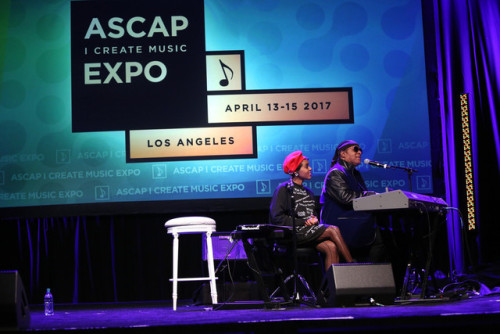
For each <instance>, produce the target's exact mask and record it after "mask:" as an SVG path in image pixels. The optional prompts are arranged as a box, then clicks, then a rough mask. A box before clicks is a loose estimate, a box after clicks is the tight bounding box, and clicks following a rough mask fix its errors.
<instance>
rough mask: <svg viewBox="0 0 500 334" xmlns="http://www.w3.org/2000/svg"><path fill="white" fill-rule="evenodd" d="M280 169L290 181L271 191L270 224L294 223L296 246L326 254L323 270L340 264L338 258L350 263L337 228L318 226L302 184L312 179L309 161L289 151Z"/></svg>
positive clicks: (312, 202)
mask: <svg viewBox="0 0 500 334" xmlns="http://www.w3.org/2000/svg"><path fill="white" fill-rule="evenodd" d="M283 170H284V172H285V173H287V174H288V175H290V180H288V181H287V182H283V183H281V184H280V185H279V186H278V187H277V188H276V190H275V191H274V194H273V198H272V202H271V207H270V211H269V223H270V224H273V225H282V226H293V224H294V223H295V227H296V231H297V234H296V235H297V245H300V246H304V245H306V246H307V245H311V246H313V247H315V248H316V250H318V251H319V252H321V253H323V254H325V271H327V270H328V268H330V266H331V265H332V264H334V263H339V262H340V255H342V257H343V258H344V261H345V262H347V263H352V262H353V260H352V257H351V253H350V252H349V248H348V247H347V245H346V243H345V242H344V239H343V238H342V235H341V233H340V230H339V229H338V227H336V226H333V225H324V224H319V220H318V218H317V217H318V215H317V209H316V201H315V199H314V194H313V192H312V191H311V190H310V189H309V188H307V187H305V186H304V185H303V183H304V180H310V179H311V170H312V168H311V166H309V159H308V158H307V157H304V155H303V154H302V152H301V151H295V152H292V153H290V154H289V155H288V156H287V157H286V158H285V161H284V163H283ZM294 220H295V222H294ZM339 254H340V255H339Z"/></svg>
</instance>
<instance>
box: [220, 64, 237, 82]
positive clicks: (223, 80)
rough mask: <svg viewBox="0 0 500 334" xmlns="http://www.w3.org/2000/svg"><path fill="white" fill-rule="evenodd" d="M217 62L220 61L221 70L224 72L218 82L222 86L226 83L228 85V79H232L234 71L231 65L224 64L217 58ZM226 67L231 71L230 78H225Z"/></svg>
mask: <svg viewBox="0 0 500 334" xmlns="http://www.w3.org/2000/svg"><path fill="white" fill-rule="evenodd" d="M219 62H220V67H221V68H222V72H223V73H224V79H222V80H221V81H219V84H220V85H221V86H222V87H226V86H227V85H229V80H232V79H233V76H234V72H233V70H232V69H231V67H229V66H227V65H226V64H224V63H223V62H222V60H220V59H219ZM226 68H227V69H228V70H229V71H230V72H231V79H228V78H227V73H226Z"/></svg>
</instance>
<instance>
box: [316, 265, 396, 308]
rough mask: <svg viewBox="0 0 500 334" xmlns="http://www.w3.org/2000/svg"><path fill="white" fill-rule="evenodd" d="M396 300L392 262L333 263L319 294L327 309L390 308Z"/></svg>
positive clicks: (320, 301)
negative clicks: (342, 307) (368, 306)
mask: <svg viewBox="0 0 500 334" xmlns="http://www.w3.org/2000/svg"><path fill="white" fill-rule="evenodd" d="M395 297H396V287H395V284H394V275H393V273H392V266H391V264H390V263H363V264H334V265H332V266H331V267H330V268H329V269H328V271H327V272H326V274H325V276H324V278H323V282H322V283H321V288H320V291H319V292H318V302H319V304H320V305H321V306H325V307H328V306H331V307H337V306H363V305H365V306H367V305H376V304H383V305H388V304H393V303H394V299H395Z"/></svg>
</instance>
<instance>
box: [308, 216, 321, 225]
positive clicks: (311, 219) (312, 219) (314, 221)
mask: <svg viewBox="0 0 500 334" xmlns="http://www.w3.org/2000/svg"><path fill="white" fill-rule="evenodd" d="M318 223H319V221H318V218H317V217H316V216H314V215H311V217H309V219H308V220H306V222H305V225H306V226H312V225H317V224H318Z"/></svg>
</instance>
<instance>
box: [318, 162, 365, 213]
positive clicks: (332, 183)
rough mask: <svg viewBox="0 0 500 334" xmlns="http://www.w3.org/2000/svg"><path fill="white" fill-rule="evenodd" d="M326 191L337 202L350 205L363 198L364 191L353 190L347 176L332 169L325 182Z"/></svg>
mask: <svg viewBox="0 0 500 334" xmlns="http://www.w3.org/2000/svg"><path fill="white" fill-rule="evenodd" d="M325 182H326V184H325V191H326V193H327V195H328V196H330V197H331V198H333V199H334V200H336V201H337V202H339V203H341V204H344V205H350V204H351V203H352V200H353V199H355V198H358V197H361V196H363V191H356V190H353V189H352V188H351V187H350V186H349V183H348V182H347V176H346V175H345V174H344V172H342V171H341V170H338V169H332V170H331V171H330V173H329V174H328V177H327V178H326V180H325Z"/></svg>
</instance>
